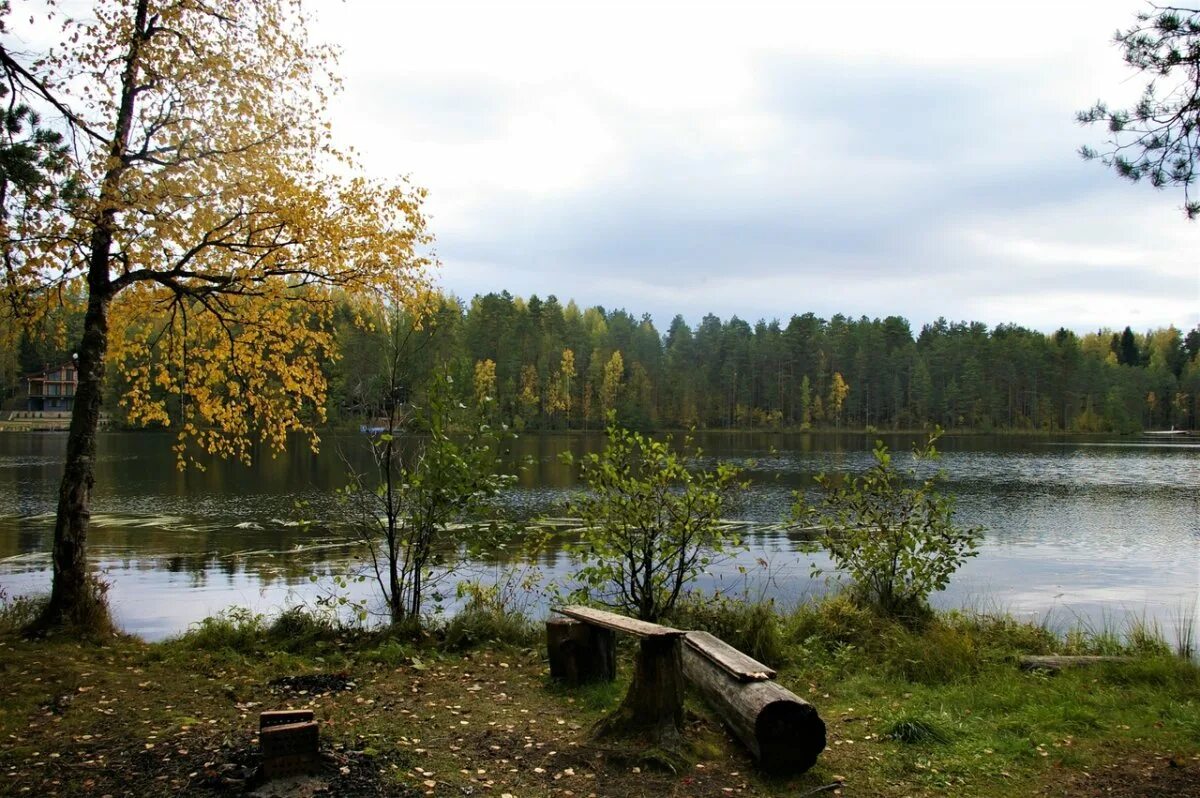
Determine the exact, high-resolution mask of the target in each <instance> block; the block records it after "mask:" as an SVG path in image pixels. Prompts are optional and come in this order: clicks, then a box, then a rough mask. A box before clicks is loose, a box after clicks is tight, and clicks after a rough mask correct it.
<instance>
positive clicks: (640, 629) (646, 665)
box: [546, 606, 686, 748]
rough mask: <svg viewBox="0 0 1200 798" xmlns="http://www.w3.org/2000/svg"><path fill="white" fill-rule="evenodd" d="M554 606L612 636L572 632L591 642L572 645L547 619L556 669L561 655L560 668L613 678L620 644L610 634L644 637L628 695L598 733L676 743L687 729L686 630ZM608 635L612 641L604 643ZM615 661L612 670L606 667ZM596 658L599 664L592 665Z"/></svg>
mask: <svg viewBox="0 0 1200 798" xmlns="http://www.w3.org/2000/svg"><path fill="white" fill-rule="evenodd" d="M553 611H554V612H555V613H557V614H559V615H564V616H566V617H567V618H568V619H570V620H573V621H576V622H579V623H581V624H583V625H585V626H589V627H596V628H598V629H599V630H603V631H607V632H608V634H609V637H608V638H605V637H604V635H603V634H602V633H601V634H597V633H595V632H571V633H570V634H569V635H568V636H567V640H568V641H570V642H572V643H579V641H586V645H590V646H591V647H590V648H587V647H585V644H579V645H576V646H574V647H573V646H570V645H565V644H564V642H563V637H562V635H563V634H564V633H563V632H562V631H559V632H552V631H551V630H552V628H553V627H552V626H551V622H548V623H547V626H546V638H547V645H548V648H549V653H550V672H551V674H553V673H555V671H556V667H555V664H554V663H555V659H556V658H558V659H559V661H560V662H559V665H558V667H557V670H558V672H561V673H567V674H571V673H580V672H587V673H589V674H595V673H599V672H603V673H604V674H605V678H607V679H609V680H611V679H613V678H615V677H616V653H615V652H616V646H615V645H613V644H612V642H611V634H612V633H613V632H624V633H625V634H631V635H634V636H636V637H638V638H639V639H640V640H639V646H638V653H637V656H636V658H635V660H634V662H635V664H634V671H633V681H632V682H630V684H629V692H628V693H626V694H625V698H624V699H623V700H622V701H621V705H620V706H619V707H617V709H616V710H615V711H614V712H613V713H612V714H611V715H609V716H608V717H606V718H604V719H603V720H601V721H600V723H598V724H597V725H596V728H595V729H594V733H595V734H596V736H598V737H607V736H626V737H629V736H633V737H643V738H645V739H647V740H649V741H650V742H652V743H653V744H655V745H659V746H662V747H664V748H674V747H677V746H678V745H679V743H680V742H681V732H682V730H683V662H682V648H683V646H682V645H681V641H682V640H683V636H684V634H686V633H685V632H683V631H681V630H679V629H672V628H671V627H669V626H662V625H660V624H657V623H649V622H647V621H639V620H637V619H636V618H627V617H625V616H624V615H618V614H616V613H615V612H606V611H604V610H597V609H593V608H591V607H580V606H567V607H556V608H555V609H554V610H553ZM567 628H568V629H569V628H570V627H569V626H568V627H567ZM560 629H561V627H560ZM552 634H554V635H557V636H558V637H557V639H558V640H559V641H560V642H559V644H558V645H557V646H556V645H555V644H554V642H553V641H552ZM605 640H607V641H608V642H604V641H605ZM556 649H557V650H556ZM572 660H573V662H572ZM610 661H611V672H609V671H608V670H607V669H608V668H609V664H608V663H609V662H610ZM597 662H598V663H600V664H597V665H592V664H590V663H597Z"/></svg>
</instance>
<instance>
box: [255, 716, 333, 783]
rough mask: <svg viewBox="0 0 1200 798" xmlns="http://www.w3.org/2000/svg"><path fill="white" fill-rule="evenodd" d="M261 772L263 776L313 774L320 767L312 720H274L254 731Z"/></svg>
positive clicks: (318, 745) (316, 735)
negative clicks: (292, 721)
mask: <svg viewBox="0 0 1200 798" xmlns="http://www.w3.org/2000/svg"><path fill="white" fill-rule="evenodd" d="M258 741H259V748H260V749H261V751H262V775H263V777H264V778H266V779H276V778H279V777H281V776H293V775H296V774H299V773H313V772H315V771H317V770H320V768H321V743H320V737H319V731H318V728H317V722H316V721H315V720H308V721H302V722H300V723H276V724H273V725H268V726H264V727H263V728H262V729H261V730H260V731H259V733H258Z"/></svg>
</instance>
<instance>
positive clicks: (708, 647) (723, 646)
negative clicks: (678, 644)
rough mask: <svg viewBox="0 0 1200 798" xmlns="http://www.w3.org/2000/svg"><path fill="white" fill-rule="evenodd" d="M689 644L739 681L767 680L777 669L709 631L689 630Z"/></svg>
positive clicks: (773, 676) (771, 677)
mask: <svg viewBox="0 0 1200 798" xmlns="http://www.w3.org/2000/svg"><path fill="white" fill-rule="evenodd" d="M684 639H685V640H686V641H687V644H688V645H689V646H691V647H692V648H694V649H695V650H696V651H698V652H699V653H701V654H703V655H704V656H706V657H708V658H709V659H710V660H712V662H713V664H714V665H716V666H718V667H719V668H721V669H723V670H724V671H725V672H726V673H728V674H729V675H730V676H732V677H733V678H735V679H737V680H738V681H739V682H765V681H767V680H769V679H774V678H775V671H774V670H773V669H771V668H768V667H767V666H766V665H763V664H762V663H761V662H759V661H758V660H756V659H754V658H753V657H751V656H748V655H746V654H743V653H742V652H741V651H738V650H737V649H736V648H734V647H733V646H731V645H729V644H728V643H726V642H725V641H724V640H722V639H721V638H719V637H713V636H712V635H710V634H709V633H708V632H688V633H687V637H686V638H684Z"/></svg>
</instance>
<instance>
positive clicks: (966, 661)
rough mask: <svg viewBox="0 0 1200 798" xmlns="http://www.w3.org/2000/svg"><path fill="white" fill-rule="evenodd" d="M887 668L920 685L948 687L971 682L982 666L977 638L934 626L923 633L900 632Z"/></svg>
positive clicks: (893, 638) (895, 635)
mask: <svg viewBox="0 0 1200 798" xmlns="http://www.w3.org/2000/svg"><path fill="white" fill-rule="evenodd" d="M885 656H886V662H887V666H888V668H889V669H890V670H891V671H892V672H894V673H895V674H896V675H897V676H899V677H901V678H903V679H906V680H908V681H910V682H917V683H919V684H929V685H938V684H947V683H949V682H953V681H956V680H958V679H964V678H969V677H971V676H973V675H975V674H976V673H978V672H979V669H980V666H981V664H982V662H981V659H980V656H979V649H978V646H977V645H976V641H975V638H974V637H973V636H972V635H971V634H970V633H969V632H967V631H965V630H963V629H957V628H954V627H951V626H946V625H943V624H941V623H934V624H931V625H930V626H929V627H928V628H926V629H925V630H924V631H922V632H920V633H916V632H910V631H908V630H907V629H903V628H899V629H896V630H895V631H894V633H893V634H892V635H891V636H890V639H889V641H888V644H887V648H886V654H885Z"/></svg>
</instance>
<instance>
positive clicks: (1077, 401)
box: [331, 292, 1200, 432]
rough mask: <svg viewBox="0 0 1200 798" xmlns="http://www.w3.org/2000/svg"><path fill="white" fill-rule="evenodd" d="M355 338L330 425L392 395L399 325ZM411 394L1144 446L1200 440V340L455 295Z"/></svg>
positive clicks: (416, 359)
mask: <svg viewBox="0 0 1200 798" xmlns="http://www.w3.org/2000/svg"><path fill="white" fill-rule="evenodd" d="M342 322H343V324H342V328H341V330H340V334H341V339H342V351H343V359H342V360H341V361H340V362H339V363H338V364H337V366H336V367H335V369H334V373H333V374H332V375H331V377H332V382H333V388H332V391H331V404H333V405H334V407H331V415H344V414H345V413H346V412H348V411H352V409H353V408H361V407H366V406H369V405H370V402H371V397H372V396H378V395H379V390H378V388H377V387H376V385H375V383H377V382H378V380H379V374H378V367H377V364H378V362H379V359H380V358H379V352H380V351H382V350H384V349H386V347H387V340H386V333H385V330H386V325H384V324H382V323H380V324H377V325H376V327H375V330H374V331H364V330H362V329H359V328H356V327H354V326H353V325H351V324H350V323H349V322H350V318H349V315H346V316H345V317H344V318H343V320H342ZM403 345H404V346H406V347H408V349H409V350H410V352H411V356H410V357H407V358H405V360H406V362H407V363H408V364H409V368H410V373H409V374H408V375H406V378H405V380H404V381H405V382H406V383H407V384H409V385H412V386H420V385H422V384H423V383H424V381H425V376H426V375H427V374H428V372H429V371H430V370H431V369H433V368H434V367H435V366H436V365H437V364H441V363H448V364H449V366H450V369H451V373H452V375H453V376H454V379H455V382H456V384H457V385H459V386H462V387H461V390H462V393H463V395H464V397H467V396H472V395H484V394H487V395H490V396H493V397H494V399H495V412H496V413H497V414H498V415H499V417H500V418H502V419H504V420H506V421H509V422H512V423H514V424H516V425H517V426H518V427H523V428H542V429H563V428H572V429H577V428H589V429H594V428H597V427H598V426H599V425H600V424H601V420H602V419H603V418H604V415H605V413H606V411H608V410H609V409H613V410H615V411H616V412H617V414H618V416H619V418H620V420H621V421H622V422H623V423H625V424H627V425H629V426H633V427H639V428H643V429H649V428H659V427H690V426H697V427H704V428H750V427H760V428H764V427H765V428H784V427H787V428H798V427H805V426H808V427H836V426H839V425H840V426H847V427H857V428H862V427H868V426H870V427H875V428H878V429H885V428H916V427H924V426H930V425H934V424H940V425H942V426H943V427H946V428H960V429H961V428H971V429H979V430H989V429H997V430H1000V429H1003V430H1048V431H1053V430H1062V431H1079V432H1102V431H1113V432H1131V431H1136V430H1139V429H1143V428H1157V427H1169V426H1171V425H1174V426H1176V427H1177V428H1195V426H1196V423H1197V416H1198V415H1200V327H1197V328H1196V329H1194V330H1191V331H1190V332H1188V333H1187V334H1186V335H1185V334H1183V333H1181V331H1179V330H1178V329H1176V328H1174V327H1168V328H1166V329H1159V330H1153V331H1148V332H1144V333H1136V332H1134V331H1133V330H1131V329H1129V328H1125V330H1124V331H1123V332H1120V333H1117V332H1113V331H1110V330H1101V331H1098V332H1094V333H1088V334H1086V335H1083V336H1079V335H1076V334H1075V333H1073V332H1071V331H1069V330H1065V329H1061V330H1059V331H1057V332H1055V333H1054V334H1051V335H1046V334H1044V333H1041V332H1037V331H1035V330H1029V329H1026V328H1023V327H1019V326H1016V325H1007V324H1006V325H1000V326H997V327H995V328H991V329H989V328H988V327H987V326H986V325H984V324H982V323H979V322H948V321H946V320H945V319H938V320H937V321H935V322H932V323H930V324H926V325H924V326H923V327H922V328H921V329H920V330H916V331H914V330H913V329H912V327H911V325H910V324H909V322H908V321H907V320H905V319H903V318H901V317H899V316H889V317H887V318H885V319H871V318H867V317H865V316H864V317H861V318H858V319H851V318H847V317H846V316H842V315H835V316H833V317H832V318H830V319H822V318H819V317H817V316H816V315H814V314H812V313H805V314H802V315H795V316H792V317H791V318H790V319H789V320H788V321H787V322H786V323H782V322H779V321H770V322H768V321H759V322H757V323H754V324H751V323H749V322H747V321H744V320H742V319H740V318H738V317H736V316H734V317H732V318H729V319H727V320H722V319H720V318H718V317H717V316H714V315H711V314H710V315H707V316H705V317H704V318H703V319H701V320H700V322H699V324H697V325H695V326H691V325H689V324H688V323H687V322H686V321H685V320H684V319H683V317H682V316H676V317H675V318H674V319H673V320H672V321H671V323H670V325H669V326H668V327H667V329H666V331H665V332H664V331H661V330H659V329H658V328H657V327H656V326H655V324H654V322H653V320H652V319H651V318H650V316H649V315H642V316H640V317H638V316H634V315H632V314H630V313H628V312H626V311H624V310H605V309H604V308H602V307H589V308H586V309H580V308H579V307H578V306H577V305H576V304H575V303H574V302H573V301H572V302H567V303H566V304H565V305H564V304H562V303H560V302H559V301H558V300H557V299H556V298H555V297H554V296H549V297H547V298H545V299H541V298H539V297H537V296H531V297H529V298H528V299H524V298H521V297H514V296H512V295H510V294H508V293H507V292H503V293H490V294H486V295H480V296H476V297H474V298H473V299H471V300H470V301H469V302H461V301H459V300H457V299H455V298H453V297H446V298H444V299H443V300H442V302H441V303H440V306H439V307H438V309H437V310H436V312H435V313H434V315H433V318H432V319H431V321H430V323H429V324H428V325H426V326H425V327H424V328H423V329H421V330H418V331H405V339H404V343H403Z"/></svg>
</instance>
